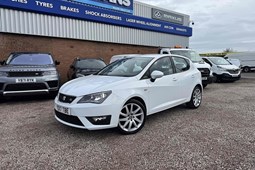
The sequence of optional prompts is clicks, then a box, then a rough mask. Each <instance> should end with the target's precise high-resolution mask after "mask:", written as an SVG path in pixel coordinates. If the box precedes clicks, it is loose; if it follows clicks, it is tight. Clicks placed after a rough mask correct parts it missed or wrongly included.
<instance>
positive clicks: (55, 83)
mask: <svg viewBox="0 0 255 170" xmlns="http://www.w3.org/2000/svg"><path fill="white" fill-rule="evenodd" d="M47 83H48V85H49V87H50V88H53V87H58V81H57V80H55V81H47Z"/></svg>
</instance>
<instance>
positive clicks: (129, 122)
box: [55, 54, 202, 134]
mask: <svg viewBox="0 0 255 170" xmlns="http://www.w3.org/2000/svg"><path fill="white" fill-rule="evenodd" d="M201 102H202V84H201V73H200V72H199V71H198V70H197V68H196V67H194V65H193V63H192V62H191V61H190V60H189V59H188V58H186V57H183V56H178V55H169V54H167V55H159V54H148V55H137V56H134V55H132V57H126V58H123V59H119V60H117V61H115V62H113V63H111V64H109V65H108V66H106V67H105V68H103V69H102V70H101V71H99V72H98V73H96V74H94V75H91V76H86V77H81V78H78V79H75V80H72V81H69V82H67V83H65V84H64V85H63V86H62V87H61V88H60V90H59V94H58V95H57V97H56V98H55V118H56V119H57V120H58V121H59V122H61V123H63V124H65V125H68V126H72V127H76V128H83V129H88V130H97V129H106V128H113V127H117V128H118V129H119V130H120V132H121V133H123V134H133V133H136V132H138V131H139V130H141V129H142V127H143V126H144V123H145V120H146V117H147V116H149V115H151V114H154V113H157V112H160V111H163V110H166V109H169V108H172V107H175V106H177V105H180V104H184V103H186V104H187V106H189V107H190V108H198V107H199V106H200V104H201Z"/></svg>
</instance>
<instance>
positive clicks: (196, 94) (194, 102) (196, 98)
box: [187, 86, 202, 109]
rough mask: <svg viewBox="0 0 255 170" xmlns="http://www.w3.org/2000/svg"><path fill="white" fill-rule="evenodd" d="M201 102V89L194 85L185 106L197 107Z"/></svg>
mask: <svg viewBox="0 0 255 170" xmlns="http://www.w3.org/2000/svg"><path fill="white" fill-rule="evenodd" d="M201 103H202V89H201V88H200V87H199V86H196V87H195V88H194V90H193V92H192V95H191V99H190V101H189V102H188V103H187V106H188V107H189V108H192V109H197V108H198V107H199V106H200V105H201Z"/></svg>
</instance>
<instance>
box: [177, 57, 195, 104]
mask: <svg viewBox="0 0 255 170" xmlns="http://www.w3.org/2000/svg"><path fill="white" fill-rule="evenodd" d="M172 60H173V63H174V68H175V86H176V91H177V93H178V94H176V96H175V97H176V98H175V100H176V103H177V104H182V103H184V102H185V101H187V100H188V99H189V98H190V94H191V93H192V91H193V88H194V87H195V83H196V82H195V81H194V80H195V78H196V74H197V72H194V71H192V70H191V67H190V64H191V63H190V62H191V61H189V60H187V59H185V58H182V57H176V56H173V57H172Z"/></svg>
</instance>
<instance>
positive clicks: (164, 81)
mask: <svg viewBox="0 0 255 170" xmlns="http://www.w3.org/2000/svg"><path fill="white" fill-rule="evenodd" d="M155 70H157V71H161V72H163V73H164V76H163V77H161V78H158V79H156V80H155V81H154V82H152V81H151V80H150V79H149V76H148V78H147V79H146V80H145V81H146V83H147V85H148V93H147V94H148V98H149V110H148V114H152V113H156V112H159V111H162V110H165V109H167V108H170V107H172V106H174V105H175V102H176V101H175V100H176V99H177V98H178V97H176V95H178V87H177V83H176V75H175V74H174V68H173V64H172V62H171V59H170V57H164V58H160V59H158V60H157V61H156V62H154V63H153V64H152V65H151V67H150V68H149V70H148V71H147V75H150V74H151V73H152V72H153V71H155Z"/></svg>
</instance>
